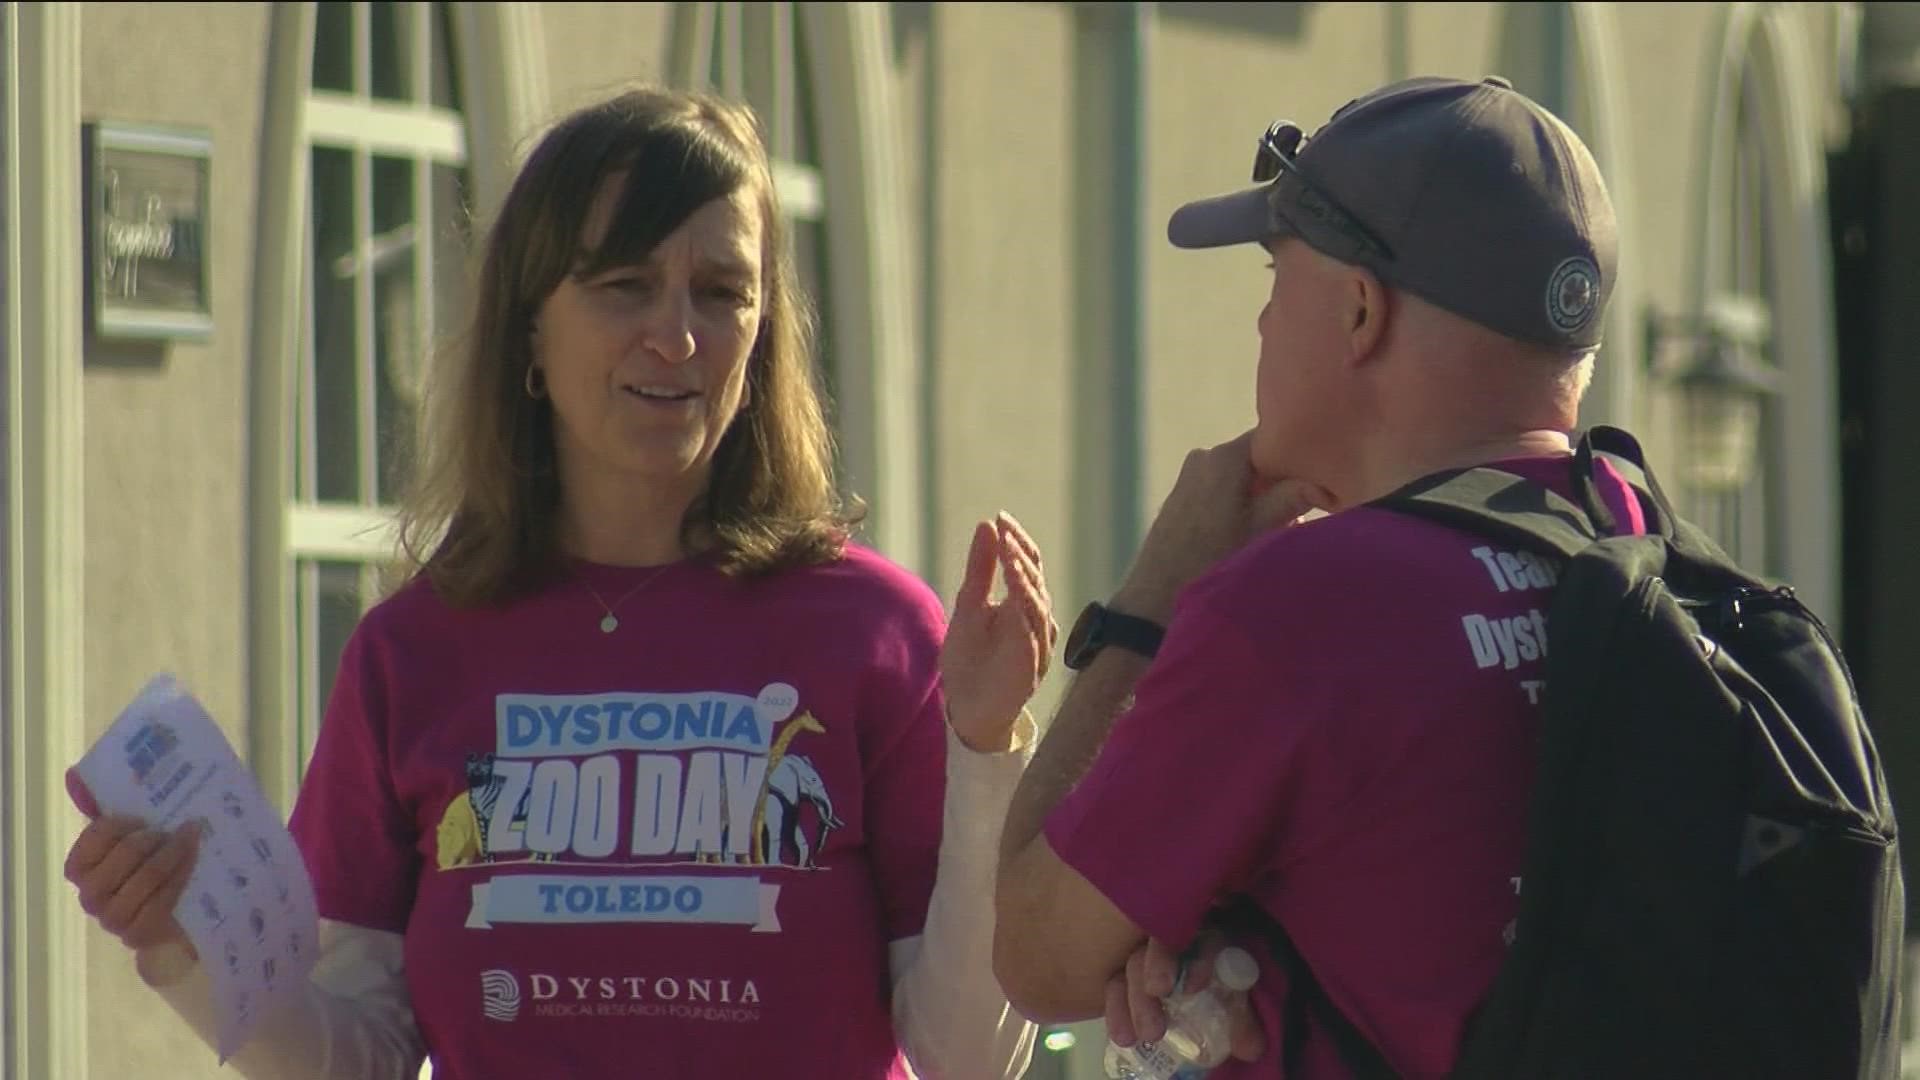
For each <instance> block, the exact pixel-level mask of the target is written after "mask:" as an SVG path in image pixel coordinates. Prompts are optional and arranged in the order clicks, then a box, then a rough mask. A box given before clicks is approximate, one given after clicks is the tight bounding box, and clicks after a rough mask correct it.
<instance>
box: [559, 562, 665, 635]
mask: <svg viewBox="0 0 1920 1080" xmlns="http://www.w3.org/2000/svg"><path fill="white" fill-rule="evenodd" d="M669 569H671V564H669V565H668V566H663V567H661V568H660V569H658V570H655V571H654V572H653V573H651V574H648V575H647V579H646V580H645V581H642V582H641V583H640V584H638V585H635V586H634V587H633V588H631V589H628V590H627V591H626V594H625V595H624V596H622V597H620V599H618V600H615V601H614V602H613V603H611V604H609V603H607V602H606V601H605V600H603V599H601V598H600V592H599V590H597V589H595V588H594V587H593V586H591V585H588V584H587V583H586V582H585V581H582V582H581V583H580V584H581V585H583V586H585V587H586V590H587V591H588V592H589V593H592V594H593V599H594V601H595V602H596V603H598V604H599V605H600V610H602V611H604V612H606V615H605V617H603V618H602V619H601V620H600V632H601V633H603V634H611V633H613V632H614V631H615V630H618V629H620V620H619V618H618V617H617V616H615V615H614V613H613V609H614V608H617V607H619V606H620V605H621V604H624V603H626V602H627V601H628V600H630V599H632V598H633V594H634V593H637V592H639V591H640V590H641V589H644V588H646V587H647V586H649V585H651V584H653V583H654V581H655V580H657V579H658V578H659V577H660V575H661V574H664V573H666V572H667V571H668V570H669Z"/></svg>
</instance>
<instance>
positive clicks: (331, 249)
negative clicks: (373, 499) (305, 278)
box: [300, 146, 361, 502]
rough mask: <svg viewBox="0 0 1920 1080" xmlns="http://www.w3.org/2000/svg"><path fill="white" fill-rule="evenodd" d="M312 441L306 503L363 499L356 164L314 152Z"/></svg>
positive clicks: (342, 154) (346, 156)
mask: <svg viewBox="0 0 1920 1080" xmlns="http://www.w3.org/2000/svg"><path fill="white" fill-rule="evenodd" d="M312 199H313V270H312V273H313V350H314V356H313V369H314V370H313V382H314V385H313V387H312V393H313V398H312V400H313V426H314V430H313V439H314V450H315V462H314V489H313V490H312V491H307V492H300V495H301V496H302V497H303V498H307V499H317V500H320V501H322V502H357V501H359V499H360V452H359V440H358V438H357V427H356V424H357V421H358V418H359V415H360V414H359V406H358V402H359V393H358V390H357V389H356V380H355V376H356V373H357V370H358V362H357V361H358V356H359V350H358V348H357V345H356V343H357V342H358V341H359V332H358V329H357V324H356V322H355V314H354V304H353V292H354V280H355V277H356V274H357V271H358V258H357V254H356V249H357V247H358V245H357V244H356V242H355V241H356V238H357V237H358V236H359V235H360V231H361V230H360V228H359V226H358V224H357V223H356V222H355V221H354V212H353V156H352V154H351V153H349V152H348V151H345V150H335V149H330V148H326V147H318V146H316V147H314V148H313V193H312Z"/></svg>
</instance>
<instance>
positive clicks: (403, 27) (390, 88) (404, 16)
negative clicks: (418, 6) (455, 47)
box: [367, 2, 413, 101]
mask: <svg viewBox="0 0 1920 1080" xmlns="http://www.w3.org/2000/svg"><path fill="white" fill-rule="evenodd" d="M406 8H407V5H404V4H395V3H388V2H379V3H374V4H371V5H369V6H368V9H367V13H368V15H369V16H370V17H371V18H372V20H373V26H372V28H371V29H372V37H373V42H372V44H373V71H372V76H373V96H374V97H376V98H384V99H386V100H388V101H408V100H411V99H412V96H413V95H411V94H409V93H408V92H407V91H408V85H407V84H408V79H407V56H408V53H409V50H408V48H407V44H408V42H409V41H410V40H411V39H412V34H411V33H409V30H410V29H411V28H410V27H409V25H408V24H409V23H410V22H411V21H412V20H411V19H410V17H409V12H408V11H407V10H406Z"/></svg>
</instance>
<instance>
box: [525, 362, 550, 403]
mask: <svg viewBox="0 0 1920 1080" xmlns="http://www.w3.org/2000/svg"><path fill="white" fill-rule="evenodd" d="M535 375H539V376H540V382H539V384H538V385H535V383H534V381H533V378H534V376H535ZM526 384H527V396H528V397H530V398H532V399H533V400H535V401H539V400H540V399H541V398H543V397H546V396H547V377H546V376H545V375H543V374H541V372H540V365H539V364H528V365H527V378H526Z"/></svg>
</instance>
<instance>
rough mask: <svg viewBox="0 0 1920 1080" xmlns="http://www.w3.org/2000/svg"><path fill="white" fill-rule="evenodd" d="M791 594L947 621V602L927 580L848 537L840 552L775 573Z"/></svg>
mask: <svg viewBox="0 0 1920 1080" xmlns="http://www.w3.org/2000/svg"><path fill="white" fill-rule="evenodd" d="M776 580H777V581H778V582H779V583H781V584H782V585H784V586H785V589H786V590H790V591H791V592H792V594H793V598H794V599H795V600H796V601H798V602H804V603H806V604H807V605H808V606H810V607H811V606H816V605H819V606H827V607H831V608H833V609H834V610H836V611H841V612H844V613H847V614H855V613H858V614H861V615H863V616H865V617H867V618H869V619H879V620H882V621H890V620H893V619H900V620H905V621H908V622H917V623H924V624H928V625H932V626H935V627H938V626H944V625H945V623H946V607H945V606H944V605H943V604H942V603H941V602H940V597H939V596H938V595H937V594H936V593H935V592H934V591H933V587H932V586H931V585H929V584H927V582H926V580H925V579H923V578H922V577H920V575H918V574H916V573H914V572H913V571H912V570H910V569H908V568H907V567H905V566H903V565H902V564H900V563H899V562H897V561H895V560H894V559H892V558H890V557H889V556H887V555H885V554H883V553H881V552H880V551H878V550H876V549H874V548H872V547H869V546H867V545H865V544H859V543H855V542H852V541H849V542H848V543H847V545H846V548H845V550H844V551H842V552H841V554H840V556H839V557H838V558H836V559H833V560H831V561H828V562H823V563H817V564H814V565H811V566H805V567H798V568H795V569H792V570H788V571H785V572H784V573H781V574H779V575H776Z"/></svg>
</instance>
